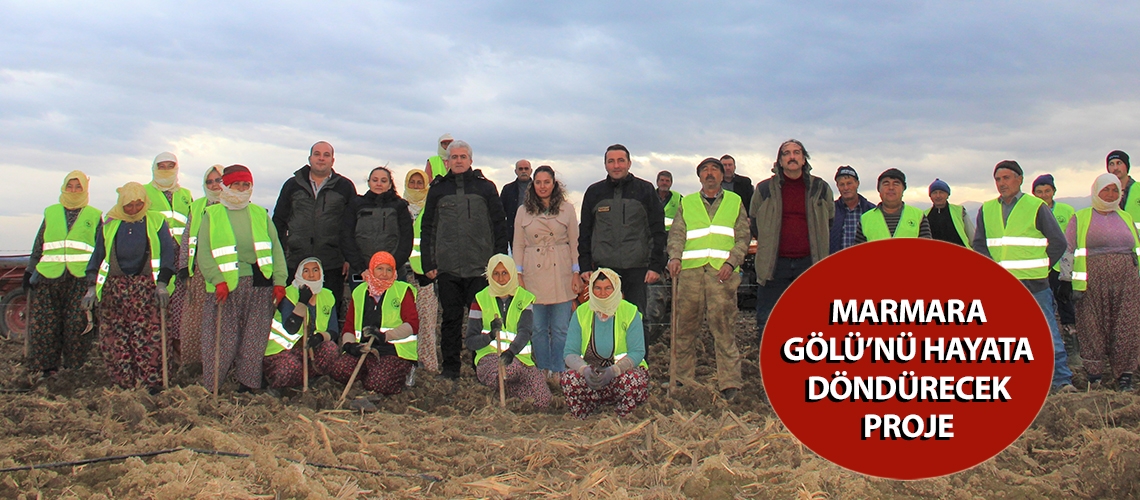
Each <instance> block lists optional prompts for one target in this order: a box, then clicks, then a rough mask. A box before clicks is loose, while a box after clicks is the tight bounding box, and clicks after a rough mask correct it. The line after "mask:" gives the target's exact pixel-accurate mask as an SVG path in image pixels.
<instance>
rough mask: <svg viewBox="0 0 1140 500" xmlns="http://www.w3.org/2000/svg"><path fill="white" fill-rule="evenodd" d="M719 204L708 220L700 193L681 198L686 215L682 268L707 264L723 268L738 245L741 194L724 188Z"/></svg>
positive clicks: (694, 267)
mask: <svg viewBox="0 0 1140 500" xmlns="http://www.w3.org/2000/svg"><path fill="white" fill-rule="evenodd" d="M722 193H723V194H722V196H723V197H722V198H721V200H720V206H719V207H717V209H716V213H715V214H713V218H712V219H711V220H710V219H709V213H708V209H706V208H705V202H704V200H702V199H701V198H702V195H701V193H700V192H696V193H693V194H690V195H688V196H685V197H684V198H682V199H681V206H682V207H683V208H684V210H683V211H682V215H683V216H684V217H685V250H684V252H682V253H681V269H696V268H699V267H703V266H704V265H705V264H708V265H711V266H712V267H713V268H714V269H720V267H721V266H722V265H724V262H725V261H726V260H728V257H729V255H730V252H731V251H732V247H733V245H735V244H736V217H737V216H738V215H740V205H741V202H740V196H739V195H737V194H736V193H734V192H732V191H722Z"/></svg>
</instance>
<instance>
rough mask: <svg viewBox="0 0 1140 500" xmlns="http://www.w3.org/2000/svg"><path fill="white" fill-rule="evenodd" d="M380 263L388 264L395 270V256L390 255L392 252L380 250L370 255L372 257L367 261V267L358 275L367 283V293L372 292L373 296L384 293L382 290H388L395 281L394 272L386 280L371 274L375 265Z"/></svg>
mask: <svg viewBox="0 0 1140 500" xmlns="http://www.w3.org/2000/svg"><path fill="white" fill-rule="evenodd" d="M380 264H388V265H389V266H392V270H393V271H395V270H396V258H395V257H392V254H390V253H388V252H383V251H381V252H376V253H375V254H373V255H372V259H371V260H369V261H368V269H366V270H365V271H364V272H363V273H361V275H360V276H361V277H362V278H364V281H366V282H367V283H368V293H370V294H372V296H373V297H379V296H381V295H384V292H386V291H388V288H390V287H391V286H392V283H395V282H396V273H392V277H391V278H390V279H386V280H382V279H380V278H377V277H376V276H373V275H372V270H373V269H376V266H379V265H380Z"/></svg>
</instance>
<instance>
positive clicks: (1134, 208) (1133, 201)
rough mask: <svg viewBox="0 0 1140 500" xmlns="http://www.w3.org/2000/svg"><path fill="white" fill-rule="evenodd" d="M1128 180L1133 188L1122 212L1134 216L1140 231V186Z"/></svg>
mask: <svg viewBox="0 0 1140 500" xmlns="http://www.w3.org/2000/svg"><path fill="white" fill-rule="evenodd" d="M1128 180H1129V181H1130V182H1131V185H1132V186H1131V187H1129V188H1128V201H1126V202H1125V203H1124V207H1123V208H1122V209H1121V210H1124V211H1125V212H1128V215H1131V216H1132V220H1133V221H1134V223H1135V224H1134V226H1135V227H1136V229H1140V186H1136V185H1135V181H1133V180H1132V177H1128ZM1061 229H1065V227H1064V226H1061Z"/></svg>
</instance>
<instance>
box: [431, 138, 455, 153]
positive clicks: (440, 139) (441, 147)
mask: <svg viewBox="0 0 1140 500" xmlns="http://www.w3.org/2000/svg"><path fill="white" fill-rule="evenodd" d="M454 140H455V139H454V138H453V137H451V134H443V135H441V136H439V140H438V141H435V147H436V148H438V149H439V157H440V158H447V148H445V147H443V145H442V144H440V143H441V142H443V141H454Z"/></svg>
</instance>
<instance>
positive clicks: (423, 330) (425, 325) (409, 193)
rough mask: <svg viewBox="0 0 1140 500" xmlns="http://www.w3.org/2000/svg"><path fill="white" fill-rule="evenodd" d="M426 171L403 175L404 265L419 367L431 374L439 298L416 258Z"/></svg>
mask: <svg viewBox="0 0 1140 500" xmlns="http://www.w3.org/2000/svg"><path fill="white" fill-rule="evenodd" d="M427 177H428V176H427V173H426V172H424V171H423V170H416V169H413V170H411V171H409V172H408V175H406V176H404V199H405V200H407V202H408V212H410V213H411V214H412V221H413V223H412V253H411V256H410V257H409V258H408V264H410V267H411V268H412V273H413V274H412V276H411V277H410V279H409V280H408V282H409V283H412V284H413V285H414V286H415V287H416V311H417V312H418V313H419V317H420V329H419V332H420V333H419V335H417V337H419V341H418V342H417V344H418V346H419V347H418V348H419V357H420V361H419V363H420V366H423V367H424V369H425V370H427V371H429V372H432V373H439V356H438V355H437V354H436V349H437V347H436V346H437V343H436V339H437V338H438V337H439V300H438V299H436V295H435V283H432V281H431V280H430V279H428V277H427V276H424V268H423V264H422V263H421V261H420V222H421V219H420V214H421V213H422V212H423V209H424V200H426V199H427V193H428V181H427Z"/></svg>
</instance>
